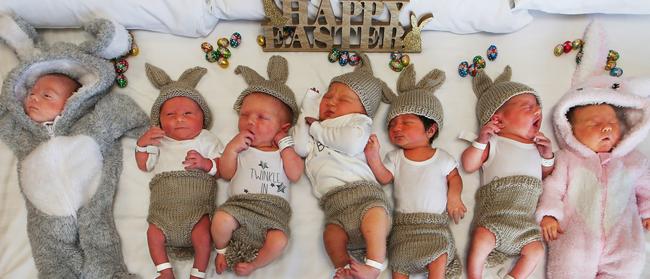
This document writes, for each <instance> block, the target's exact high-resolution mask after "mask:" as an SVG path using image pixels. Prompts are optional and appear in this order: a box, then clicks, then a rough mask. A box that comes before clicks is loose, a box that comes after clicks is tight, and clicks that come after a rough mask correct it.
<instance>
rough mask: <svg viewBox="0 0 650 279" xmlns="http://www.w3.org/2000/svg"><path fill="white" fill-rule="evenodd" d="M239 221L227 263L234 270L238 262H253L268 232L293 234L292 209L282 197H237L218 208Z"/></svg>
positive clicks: (264, 195) (231, 241) (229, 248)
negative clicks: (291, 223)
mask: <svg viewBox="0 0 650 279" xmlns="http://www.w3.org/2000/svg"><path fill="white" fill-rule="evenodd" d="M217 210H219V211H224V212H226V213H228V214H230V215H231V216H232V217H233V218H235V219H236V220H237V222H239V228H237V229H236V230H235V231H234V232H233V234H232V238H231V239H230V243H229V244H228V250H227V251H226V262H227V263H228V267H229V268H232V267H233V266H234V265H235V264H236V263H240V262H251V261H253V260H254V259H255V258H256V257H257V253H258V251H259V249H260V248H262V245H264V240H265V239H266V233H267V231H268V230H271V229H275V230H281V231H283V232H284V233H285V234H286V235H287V237H289V235H290V230H289V220H290V219H291V206H290V205H289V202H288V201H287V200H285V199H283V198H281V197H278V196H274V195H269V194H242V195H234V196H232V197H230V198H228V200H227V201H226V202H224V203H223V204H222V205H221V206H219V208H218V209H217Z"/></svg>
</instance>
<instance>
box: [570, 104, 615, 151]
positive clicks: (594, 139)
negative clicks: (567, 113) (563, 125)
mask: <svg viewBox="0 0 650 279" xmlns="http://www.w3.org/2000/svg"><path fill="white" fill-rule="evenodd" d="M571 129H572V130H573V135H574V136H575V137H576V139H577V140H578V141H579V142H581V143H582V144H584V145H585V146H587V147H588V148H589V149H591V150H593V151H594V152H610V151H612V148H614V147H615V146H616V144H618V142H619V140H620V139H621V128H620V123H619V120H618V117H617V115H616V111H615V110H614V108H613V107H612V106H610V105H607V104H602V105H589V106H584V107H579V108H575V109H574V111H573V115H572V117H571Z"/></svg>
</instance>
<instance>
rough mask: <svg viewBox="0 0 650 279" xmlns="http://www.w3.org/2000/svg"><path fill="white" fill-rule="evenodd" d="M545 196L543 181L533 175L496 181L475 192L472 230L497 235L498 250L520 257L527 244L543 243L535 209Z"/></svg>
mask: <svg viewBox="0 0 650 279" xmlns="http://www.w3.org/2000/svg"><path fill="white" fill-rule="evenodd" d="M541 193H542V185H541V181H540V180H539V179H537V178H534V177H530V176H509V177H504V178H499V179H495V180H494V181H492V182H491V183H489V184H487V185H484V186H482V187H481V188H479V189H478V191H476V207H475V210H474V220H473V227H474V228H475V227H477V226H480V227H484V228H486V229H488V230H490V231H491V232H492V233H493V234H494V235H495V236H496V248H495V249H496V250H497V251H499V252H502V253H504V254H506V255H509V256H515V255H519V253H520V252H521V249H522V248H523V247H524V246H525V245H526V244H528V243H531V242H533V241H540V240H541V232H540V229H539V225H538V224H537V223H536V222H535V216H534V214H535V209H536V207H537V201H538V199H539V196H540V195H541Z"/></svg>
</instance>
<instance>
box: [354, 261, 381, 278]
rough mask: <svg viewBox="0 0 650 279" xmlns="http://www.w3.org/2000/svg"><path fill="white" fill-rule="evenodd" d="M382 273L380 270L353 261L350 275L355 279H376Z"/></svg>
mask: <svg viewBox="0 0 650 279" xmlns="http://www.w3.org/2000/svg"><path fill="white" fill-rule="evenodd" d="M380 273H381V270H380V269H377V268H375V267H372V266H369V265H367V264H364V263H360V262H357V261H352V265H351V270H350V274H351V275H352V276H353V277H354V278H355V279H376V278H377V277H379V274H380Z"/></svg>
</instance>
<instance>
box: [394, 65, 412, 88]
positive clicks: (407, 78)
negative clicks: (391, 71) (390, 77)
mask: <svg viewBox="0 0 650 279" xmlns="http://www.w3.org/2000/svg"><path fill="white" fill-rule="evenodd" d="M414 68H415V67H414V66H413V64H411V65H408V66H407V67H406V69H404V70H403V71H402V72H401V73H400V74H399V77H398V78H397V93H398V94H400V93H401V92H406V91H409V90H411V89H414V88H415V69H414Z"/></svg>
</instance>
